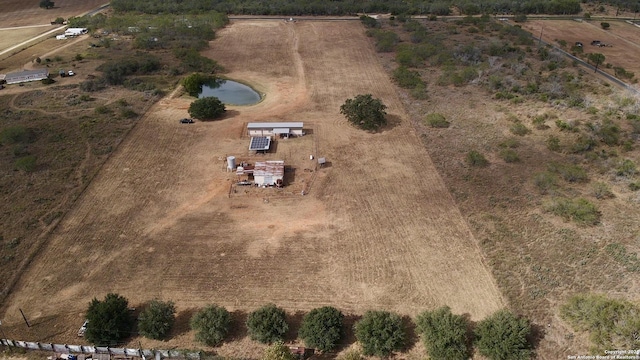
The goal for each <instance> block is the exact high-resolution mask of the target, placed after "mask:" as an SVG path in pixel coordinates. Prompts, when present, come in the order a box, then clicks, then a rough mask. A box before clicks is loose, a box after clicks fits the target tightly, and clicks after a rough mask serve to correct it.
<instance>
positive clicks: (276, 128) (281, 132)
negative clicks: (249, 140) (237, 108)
mask: <svg viewBox="0 0 640 360" xmlns="http://www.w3.org/2000/svg"><path fill="white" fill-rule="evenodd" d="M303 125H304V124H303V123H301V122H255V123H249V124H248V125H247V130H248V132H249V136H276V135H278V136H281V137H289V136H292V135H293V136H302V135H304V132H303V131H302V127H303Z"/></svg>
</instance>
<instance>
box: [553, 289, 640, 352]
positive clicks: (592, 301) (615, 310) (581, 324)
mask: <svg viewBox="0 0 640 360" xmlns="http://www.w3.org/2000/svg"><path fill="white" fill-rule="evenodd" d="M639 313H640V308H638V306H637V305H635V304H633V303H630V302H628V301H625V300H617V299H609V298H606V297H605V296H603V295H595V294H580V295H575V296H573V297H571V298H570V299H569V301H567V303H565V304H564V305H562V307H561V308H560V315H561V316H562V318H563V319H565V320H566V321H568V322H569V323H570V324H571V325H572V326H573V328H574V329H575V330H576V331H587V332H589V338H590V340H591V343H592V344H593V346H594V349H593V350H594V351H597V352H601V351H602V350H604V349H638V348H640V339H639V338H638V336H637V334H638V329H639V328H640V317H639V316H638V314H639Z"/></svg>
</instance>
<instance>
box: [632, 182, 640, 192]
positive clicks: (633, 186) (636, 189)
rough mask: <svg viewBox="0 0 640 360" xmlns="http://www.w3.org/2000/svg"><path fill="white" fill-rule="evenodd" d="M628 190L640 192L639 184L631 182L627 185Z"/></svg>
mask: <svg viewBox="0 0 640 360" xmlns="http://www.w3.org/2000/svg"><path fill="white" fill-rule="evenodd" d="M629 190H631V191H638V190H640V182H632V183H630V184H629Z"/></svg>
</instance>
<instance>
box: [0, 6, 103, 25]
mask: <svg viewBox="0 0 640 360" xmlns="http://www.w3.org/2000/svg"><path fill="white" fill-rule="evenodd" d="M106 3H108V1H105V0H56V1H55V5H56V6H55V7H54V8H53V9H48V10H46V9H42V8H39V7H38V6H37V4H38V2H35V4H36V6H34V5H33V4H34V2H32V1H24V0H3V1H2V11H1V12H0V24H2V27H3V28H5V27H16V26H25V25H40V24H50V23H51V21H53V20H55V19H56V18H57V17H62V18H64V19H68V18H69V17H72V16H80V15H82V14H85V13H87V12H88V11H90V10H93V9H95V8H98V7H100V6H101V5H103V4H106Z"/></svg>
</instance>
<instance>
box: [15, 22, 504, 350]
mask: <svg viewBox="0 0 640 360" xmlns="http://www.w3.org/2000/svg"><path fill="white" fill-rule="evenodd" d="M218 35H219V36H218V39H217V40H215V41H214V42H213V43H212V44H211V45H212V48H211V50H210V54H211V56H212V57H214V58H216V60H217V61H219V62H220V63H221V64H222V65H223V66H224V67H225V68H227V69H228V70H229V73H228V74H226V75H227V76H229V77H230V78H234V79H238V80H242V81H245V82H248V83H251V84H252V85H253V86H254V87H255V88H256V89H258V90H259V91H260V92H262V93H264V94H266V98H265V100H264V101H263V102H261V103H260V104H258V105H255V106H250V107H235V108H234V107H232V108H230V109H229V111H228V115H227V117H226V118H225V119H223V120H220V121H216V122H212V123H203V122H199V123H196V124H193V125H187V126H185V125H181V124H179V123H178V121H177V120H178V119H179V118H181V117H185V116H187V111H186V109H187V108H188V105H189V101H190V100H189V99H186V98H183V97H167V98H165V99H164V100H162V101H161V102H159V103H158V104H157V105H155V106H154V107H152V108H151V110H150V111H149V112H148V113H147V115H146V116H145V117H144V118H143V119H142V120H141V122H140V123H139V124H138V125H137V126H136V128H135V129H134V130H133V131H132V132H131V133H130V135H129V137H128V138H127V139H126V140H125V142H124V143H123V144H121V145H120V146H119V147H118V149H117V151H116V152H115V153H114V154H113V155H112V157H111V158H110V159H109V161H108V162H107V163H106V164H105V165H104V167H103V168H102V170H101V172H100V173H99V174H98V175H97V177H96V178H95V180H94V181H93V182H92V184H91V185H90V186H89V187H88V189H87V190H86V191H85V193H84V195H83V196H82V197H81V198H80V199H79V200H78V201H77V203H76V206H75V207H74V209H73V210H72V211H71V212H70V213H68V214H67V215H66V216H65V218H64V219H63V220H62V222H61V223H60V225H59V226H58V228H57V229H56V231H55V232H54V234H53V235H52V237H51V239H50V241H49V244H48V246H46V248H45V249H44V250H43V251H42V253H41V254H40V255H39V256H38V257H37V258H36V259H35V261H34V262H33V263H32V265H31V266H30V268H29V269H28V271H27V272H26V273H25V274H24V275H23V277H22V279H21V281H20V282H19V284H18V286H17V287H16V289H15V292H14V293H13V295H11V296H10V298H9V299H8V301H7V303H6V306H5V307H4V310H5V311H4V315H3V327H5V326H6V327H5V329H6V330H7V332H9V333H11V334H12V335H15V334H18V335H21V336H22V338H23V339H25V340H43V339H49V340H50V339H52V338H55V339H56V341H60V342H65V341H67V342H69V343H77V342H79V341H78V340H79V339H77V338H76V337H75V332H76V331H77V327H78V326H79V325H80V324H81V323H82V321H83V317H82V316H83V315H82V314H83V312H84V311H85V309H86V305H87V303H88V302H89V301H90V300H91V299H92V298H94V297H98V298H100V297H103V296H104V295H105V294H106V293H107V292H118V293H120V294H122V295H124V296H126V297H127V298H129V299H130V301H131V303H132V304H133V305H134V306H140V305H141V304H143V303H144V302H146V301H148V300H150V299H152V298H160V299H163V300H172V301H175V302H176V304H177V307H178V310H179V314H178V317H179V319H181V320H180V321H179V323H181V324H183V326H184V324H185V323H186V321H187V320H188V317H189V315H190V314H192V313H193V311H194V309H196V308H198V307H202V306H204V305H206V304H209V303H218V304H220V305H224V306H226V307H228V308H229V309H230V310H236V311H240V312H246V311H251V310H253V309H255V308H256V307H258V306H260V305H262V304H264V303H267V302H274V303H276V304H278V305H280V306H283V307H285V308H286V309H287V310H289V311H290V312H291V313H295V312H296V311H306V310H310V309H312V308H314V307H318V306H322V305H334V306H337V307H338V308H340V309H342V310H343V311H345V312H348V313H356V314H357V313H362V312H364V311H366V310H368V309H387V310H393V311H397V312H400V313H402V314H407V315H415V314H417V313H418V312H420V311H422V310H425V309H432V308H435V307H437V306H441V305H448V306H450V307H451V308H452V309H453V311H454V312H455V313H466V314H469V315H470V317H471V318H472V319H474V320H477V319H481V318H483V317H485V316H487V315H488V314H490V313H492V312H493V311H495V310H497V309H499V308H501V307H502V306H504V300H503V299H502V297H501V295H500V293H499V291H498V289H497V287H496V285H495V283H494V280H493V278H492V277H491V275H490V273H489V271H488V270H487V267H486V265H485V264H484V260H483V258H482V255H481V253H480V251H479V249H478V246H477V242H476V239H475V238H474V237H473V235H472V233H471V231H470V229H469V226H468V224H467V222H466V220H465V219H464V218H463V217H462V215H461V214H460V212H459V210H458V208H457V207H456V205H455V203H454V201H453V199H452V197H451V195H450V194H449V192H448V191H447V188H446V187H445V185H444V182H443V180H442V178H441V177H440V175H439V174H438V172H437V171H436V169H435V167H434V165H433V163H432V161H431V159H430V157H429V155H428V154H427V152H426V150H425V149H424V147H423V145H422V143H421V141H420V139H419V138H418V136H417V135H416V134H415V133H414V130H413V127H412V125H411V124H410V122H409V121H408V114H407V113H406V111H405V110H404V108H403V105H402V103H401V102H400V99H399V98H398V95H397V92H396V88H395V86H393V85H392V84H391V82H390V81H389V78H388V75H387V74H386V72H385V71H384V69H383V68H382V66H381V65H380V62H379V60H378V58H377V56H378V55H377V54H376V53H375V51H374V49H373V47H372V46H371V45H369V44H370V43H369V41H368V39H367V38H366V36H365V35H364V31H363V29H362V27H361V25H360V24H359V23H343V22H335V23H334V22H298V23H285V22H282V21H273V22H266V21H255V22H252V21H239V22H235V23H233V24H232V25H231V26H229V27H228V28H226V29H224V30H223V31H220V32H219V34H218ZM359 93H372V94H373V95H374V96H375V97H379V98H381V99H382V100H383V102H384V103H385V104H386V105H387V106H388V107H389V108H388V113H389V119H390V120H391V124H390V125H389V126H388V127H387V128H386V129H384V130H383V131H381V132H379V133H375V134H371V133H366V132H362V131H359V130H356V129H354V128H352V127H350V126H349V125H348V124H347V123H346V121H345V120H344V118H343V117H342V116H341V115H340V114H339V106H340V105H341V104H342V103H343V102H344V100H345V99H346V98H348V97H352V96H354V95H357V94H359ZM250 121H303V122H304V123H305V127H306V128H307V129H308V130H309V131H308V133H309V135H307V136H306V137H305V138H302V139H290V140H286V141H287V142H286V143H285V142H284V141H280V142H279V144H278V147H277V151H276V152H272V153H270V154H267V155H265V156H264V158H267V159H268V158H271V159H284V160H285V161H286V162H287V163H290V164H292V166H294V168H295V179H294V182H298V185H300V186H306V187H307V189H308V190H309V193H308V195H306V196H300V195H297V193H295V192H293V191H290V192H289V193H288V194H285V195H283V194H280V193H277V192H276V191H275V190H274V189H266V190H265V192H264V194H258V195H252V196H231V197H230V196H229V189H230V185H231V183H232V182H233V180H234V175H232V174H231V173H227V172H225V171H224V167H225V166H224V159H225V157H226V156H227V155H238V156H240V157H242V156H249V154H247V153H246V150H245V149H246V147H247V145H248V140H247V138H246V136H243V134H244V127H245V124H246V123H247V122H250ZM281 145H282V146H281ZM287 149H288V150H287ZM309 154H314V155H316V156H325V157H327V159H328V161H329V162H330V166H328V167H326V168H323V169H319V170H318V171H316V172H315V174H314V175H313V176H309V174H305V173H306V172H305V171H304V169H305V168H309V169H314V168H315V163H314V162H312V161H310V160H309ZM303 182H304V183H305V184H304V185H302V184H301V183H303ZM19 308H21V309H23V310H24V311H25V312H26V314H28V317H29V318H30V319H31V321H32V323H33V324H34V325H33V326H32V327H31V328H29V329H27V330H25V329H23V328H24V324H23V323H22V318H21V317H20V313H19V311H18V309H19ZM5 323H6V325H5ZM176 331H177V333H176V334H175V335H176V336H174V337H172V340H169V342H165V343H162V344H161V346H162V347H171V346H174V345H179V346H180V347H190V346H195V344H193V343H192V341H193V340H192V337H191V336H188V335H187V332H186V329H183V330H176ZM156 345H158V344H152V343H151V342H148V343H145V340H143V346H156ZM158 346H160V345H158ZM236 350H237V349H236ZM224 351H225V350H221V352H224ZM226 351H229V353H235V350H234V349H227V350H226Z"/></svg>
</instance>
